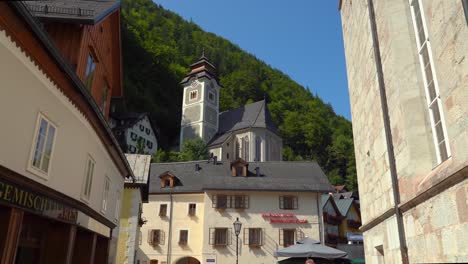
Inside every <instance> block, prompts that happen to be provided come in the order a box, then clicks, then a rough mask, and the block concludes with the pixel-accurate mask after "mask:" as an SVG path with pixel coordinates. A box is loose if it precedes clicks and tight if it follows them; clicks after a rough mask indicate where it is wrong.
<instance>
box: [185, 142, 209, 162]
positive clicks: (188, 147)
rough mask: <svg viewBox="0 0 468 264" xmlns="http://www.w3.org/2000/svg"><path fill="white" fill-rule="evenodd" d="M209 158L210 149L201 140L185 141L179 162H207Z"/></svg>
mask: <svg viewBox="0 0 468 264" xmlns="http://www.w3.org/2000/svg"><path fill="white" fill-rule="evenodd" d="M208 157H209V154H208V147H207V146H206V144H205V142H203V140H202V139H201V138H195V139H188V140H185V141H184V143H183V144H182V151H181V152H180V153H179V161H191V160H205V159H208Z"/></svg>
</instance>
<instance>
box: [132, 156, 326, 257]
mask: <svg viewBox="0 0 468 264" xmlns="http://www.w3.org/2000/svg"><path fill="white" fill-rule="evenodd" d="M330 190H331V186H330V184H329V182H328V180H327V178H326V176H325V175H324V174H323V172H322V170H321V169H320V167H319V166H318V164H317V163H315V162H259V163H246V162H244V161H242V160H237V161H235V162H232V163H231V162H216V163H215V162H207V161H193V162H180V163H164V164H152V165H151V173H150V187H149V202H148V203H147V204H144V205H143V218H145V219H146V220H147V223H146V224H145V225H144V226H143V227H142V229H141V231H142V233H141V238H142V239H141V240H140V241H139V243H140V244H139V251H138V253H137V262H136V263H139V264H155V263H158V264H162V263H166V264H167V263H171V264H172V263H174V264H186V263H194V264H197V263H203V264H205V263H208V264H211V263H218V264H221V263H234V262H235V259H236V235H235V232H234V228H233V222H234V221H235V220H236V219H237V218H239V221H240V222H241V223H242V229H241V231H240V234H239V241H238V242H239V244H238V249H239V263H258V264H262V263H263V264H271V263H274V262H275V258H274V252H275V251H276V250H278V249H280V248H283V247H286V246H288V245H292V244H294V243H295V241H296V240H298V239H300V238H303V237H306V236H307V237H310V238H313V239H316V240H320V239H321V237H322V226H323V223H322V221H321V220H322V219H321V217H319V216H321V215H322V213H321V205H320V199H321V192H328V191H330Z"/></svg>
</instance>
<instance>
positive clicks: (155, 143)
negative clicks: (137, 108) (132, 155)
mask: <svg viewBox="0 0 468 264" xmlns="http://www.w3.org/2000/svg"><path fill="white" fill-rule="evenodd" d="M140 125H143V127H144V130H143V131H141V130H140ZM147 128H149V129H150V134H149V135H148V134H146V129H147ZM131 132H133V133H135V134H136V135H137V139H136V140H133V139H132V136H131V135H132V134H131ZM140 137H142V138H144V139H145V149H144V152H146V153H148V154H150V155H152V154H154V153H155V152H156V151H157V150H158V139H157V138H156V135H155V134H154V131H153V128H152V127H151V123H150V121H149V119H148V117H147V116H146V117H145V118H143V119H142V120H140V121H138V122H137V123H135V125H133V126H132V127H130V128H128V129H126V140H127V146H133V147H135V148H136V147H137V143H138V138H140ZM148 140H149V141H151V142H153V147H152V148H149V147H148V144H147V143H146V142H147V141H148Z"/></svg>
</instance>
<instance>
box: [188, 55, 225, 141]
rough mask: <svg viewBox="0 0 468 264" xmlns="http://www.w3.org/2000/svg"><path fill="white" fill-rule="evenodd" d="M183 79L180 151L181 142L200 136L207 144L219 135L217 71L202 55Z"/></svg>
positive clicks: (218, 85)
mask: <svg viewBox="0 0 468 264" xmlns="http://www.w3.org/2000/svg"><path fill="white" fill-rule="evenodd" d="M190 68H191V71H190V73H189V74H187V76H185V78H184V79H183V80H182V82H181V84H182V85H183V87H184V96H183V101H182V120H181V124H180V125H181V128H180V149H182V145H183V143H184V140H186V139H193V138H197V137H200V138H202V139H203V141H204V142H205V143H208V142H209V141H210V140H211V139H212V138H213V136H214V135H215V134H216V133H217V132H218V122H219V120H218V115H219V91H220V88H221V85H220V84H219V81H218V78H217V75H216V68H215V67H214V66H213V64H211V63H210V62H209V61H208V59H207V58H206V57H205V54H204V52H203V55H202V56H201V57H200V59H199V60H198V61H197V62H195V63H194V64H192V65H190Z"/></svg>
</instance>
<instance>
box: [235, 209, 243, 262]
mask: <svg viewBox="0 0 468 264" xmlns="http://www.w3.org/2000/svg"><path fill="white" fill-rule="evenodd" d="M233 225H234V232H235V233H236V264H238V263H239V234H240V231H241V228H242V223H241V222H240V221H239V217H237V219H236V221H235V222H234V223H233Z"/></svg>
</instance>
